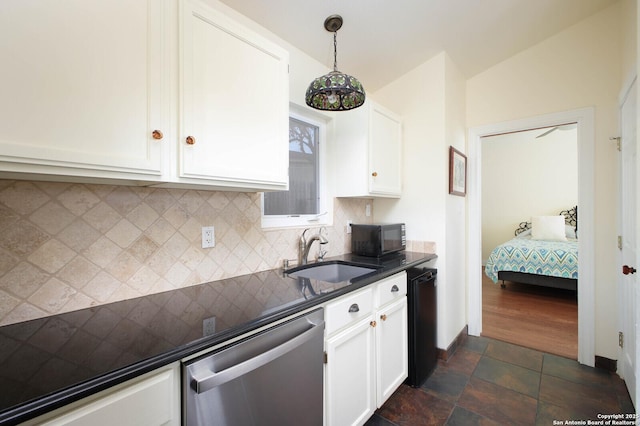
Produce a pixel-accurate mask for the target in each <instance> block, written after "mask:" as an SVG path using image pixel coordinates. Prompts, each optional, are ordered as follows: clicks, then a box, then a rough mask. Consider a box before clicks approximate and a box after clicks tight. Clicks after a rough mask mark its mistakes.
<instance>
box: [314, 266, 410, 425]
mask: <svg viewBox="0 0 640 426" xmlns="http://www.w3.org/2000/svg"><path fill="white" fill-rule="evenodd" d="M406 290H407V278H406V273H405V272H402V273H399V274H396V275H393V276H391V277H388V278H385V279H383V280H381V281H379V282H377V283H374V284H372V285H371V286H369V287H367V288H366V289H365V290H362V291H359V292H356V293H353V294H349V295H346V296H344V297H342V298H339V299H337V300H335V301H333V302H331V303H329V304H328V305H327V307H326V308H325V321H326V324H327V328H326V340H325V351H326V354H327V356H326V365H325V424H326V425H327V426H338V425H339V426H344V425H362V424H364V423H365V422H366V421H367V419H369V417H371V415H373V413H374V411H375V409H376V408H379V407H381V406H382V404H383V403H384V402H385V401H386V400H387V399H388V398H389V396H391V394H392V393H393V392H394V391H395V390H396V389H397V388H398V386H400V384H402V382H403V381H404V380H405V378H406V377H407V372H408V352H407V351H408V341H407V339H408V335H407V297H406V294H407V292H406Z"/></svg>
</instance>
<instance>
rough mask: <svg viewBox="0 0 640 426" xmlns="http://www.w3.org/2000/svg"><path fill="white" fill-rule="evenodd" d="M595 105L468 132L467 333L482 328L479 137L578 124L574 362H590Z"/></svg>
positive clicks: (477, 333)
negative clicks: (576, 346) (576, 348)
mask: <svg viewBox="0 0 640 426" xmlns="http://www.w3.org/2000/svg"><path fill="white" fill-rule="evenodd" d="M594 117H595V109H594V108H593V107H589V108H581V109H576V110H570V111H562V112H557V113H552V114H546V115H540V116H535V117H529V118H525V119H521V120H514V121H507V122H501V123H495V124H489V125H485V126H479V127H473V128H470V129H469V132H468V142H467V143H468V145H467V149H468V153H467V167H468V171H467V173H468V176H469V177H468V179H467V203H468V206H467V207H468V210H467V212H468V213H467V229H468V230H469V234H468V244H467V271H469V272H468V282H467V285H468V291H467V307H468V308H467V318H468V325H469V334H471V335H473V336H480V333H481V332H482V272H481V269H480V266H481V265H482V217H481V212H482V208H481V207H482V191H481V188H482V182H481V178H482V164H481V158H482V157H481V154H482V147H481V145H482V144H481V138H482V137H484V136H490V135H496V134H501V133H509V132H516V131H520V130H526V129H535V128H541V127H553V126H556V125H559V124H564V123H572V122H575V123H577V124H578V215H579V216H580V217H579V223H578V226H579V232H580V238H579V239H578V252H579V253H580V255H579V256H580V260H579V262H578V276H579V285H578V300H579V303H578V362H580V363H581V364H585V365H588V366H591V367H593V366H594V364H595V266H594V265H595V250H594V247H595V244H594V240H595V220H594V191H595V177H594V168H595V126H594V123H595V119H594Z"/></svg>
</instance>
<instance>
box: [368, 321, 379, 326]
mask: <svg viewBox="0 0 640 426" xmlns="http://www.w3.org/2000/svg"><path fill="white" fill-rule="evenodd" d="M369 325H370V326H371V327H375V326H376V325H378V324H377V323H376V322H375V321H371V322H370V323H369Z"/></svg>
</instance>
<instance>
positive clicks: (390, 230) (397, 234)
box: [351, 223, 407, 257]
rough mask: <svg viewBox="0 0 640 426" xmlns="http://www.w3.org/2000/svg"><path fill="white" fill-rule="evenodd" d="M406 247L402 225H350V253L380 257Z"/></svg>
mask: <svg viewBox="0 0 640 426" xmlns="http://www.w3.org/2000/svg"><path fill="white" fill-rule="evenodd" d="M406 247H407V237H406V235H405V226H404V223H386V224H373V225H364V224H352V225H351V253H352V254H355V255H358V256H369V257H381V256H384V255H385V254H389V253H393V252H396V251H400V250H404V249H405V248H406Z"/></svg>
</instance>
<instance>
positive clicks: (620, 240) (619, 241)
mask: <svg viewBox="0 0 640 426" xmlns="http://www.w3.org/2000/svg"><path fill="white" fill-rule="evenodd" d="M618 250H622V235H618Z"/></svg>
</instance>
